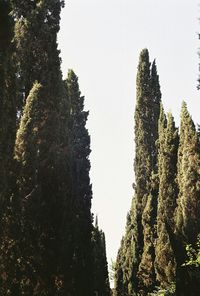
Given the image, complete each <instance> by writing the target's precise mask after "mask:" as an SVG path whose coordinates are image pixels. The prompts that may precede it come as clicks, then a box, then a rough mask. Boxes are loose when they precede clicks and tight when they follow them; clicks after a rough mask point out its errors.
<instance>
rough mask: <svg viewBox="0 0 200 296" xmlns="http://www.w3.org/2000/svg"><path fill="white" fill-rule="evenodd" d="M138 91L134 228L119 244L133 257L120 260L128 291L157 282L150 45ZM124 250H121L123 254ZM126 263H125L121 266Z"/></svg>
mask: <svg viewBox="0 0 200 296" xmlns="http://www.w3.org/2000/svg"><path fill="white" fill-rule="evenodd" d="M136 95H137V96H136V97H137V101H136V109H135V163H134V169H135V180H136V184H135V185H134V189H135V197H134V198H133V203H132V209H131V213H130V214H131V219H130V220H131V232H129V231H128V232H126V234H125V237H124V240H123V247H122V246H121V248H120V250H121V249H122V248H123V249H125V250H126V251H124V252H125V254H126V256H127V257H129V258H131V259H129V260H128V262H129V263H130V265H125V264H120V263H118V265H119V266H120V270H122V274H123V276H122V277H123V281H122V282H124V279H126V280H127V282H128V283H127V284H126V285H125V286H124V285H123V288H124V287H127V286H129V290H127V289H126V292H125V293H127V295H134V293H148V292H149V291H151V290H152V288H153V287H154V285H155V282H156V276H155V269H154V261H155V248H154V241H155V238H156V216H157V196H158V176H157V153H158V152H157V147H156V141H157V138H158V119H159V110H160V101H161V92H160V85H159V77H158V74H157V68H156V63H155V61H154V62H153V64H152V67H151V65H150V62H149V53H148V50H147V49H143V50H142V52H141V54H140V59H139V65H138V73H137V94H136ZM127 229H129V227H127ZM129 235H130V240H129V239H128V237H129ZM126 239H127V241H128V243H127V244H126V243H125V242H126ZM124 252H122V251H120V254H121V253H124ZM121 258H122V256H121V255H120V256H118V260H117V261H119V260H122V259H121ZM127 264H128V263H127ZM123 265H124V266H125V267H124V268H121V266H123ZM119 283H121V280H120V281H119ZM117 289H118V288H117V287H116V290H117ZM118 295H120V292H119V294H118ZM122 295H126V294H122Z"/></svg>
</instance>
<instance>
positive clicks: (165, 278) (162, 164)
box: [114, 49, 200, 296]
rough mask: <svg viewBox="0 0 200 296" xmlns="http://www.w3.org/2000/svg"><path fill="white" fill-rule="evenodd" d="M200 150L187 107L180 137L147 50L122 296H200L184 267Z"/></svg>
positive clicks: (119, 266) (198, 189)
mask: <svg viewBox="0 0 200 296" xmlns="http://www.w3.org/2000/svg"><path fill="white" fill-rule="evenodd" d="M199 149H200V143H199V136H198V132H197V130H196V127H195V125H194V122H193V120H192V118H191V116H190V114H189V112H188V110H187V106H186V103H185V102H184V103H183V105H182V110H181V124H180V131H178V129H177V128H176V126H175V123H174V119H173V116H172V114H171V113H169V114H168V115H167V116H166V115H165V112H164V109H163V107H162V103H161V92H160V86H159V77H158V74H157V69H156V64H155V61H154V62H153V63H152V64H151V63H150V61H149V53H148V50H147V49H144V50H142V52H141V54H140V59H139V65H138V74H137V102H136V108H135V162H134V169H135V184H134V188H135V196H134V197H133V201H132V206H131V210H130V212H129V214H128V218H127V224H126V230H125V235H124V237H123V239H122V242H121V247H120V249H119V252H118V256H117V261H116V266H115V269H116V274H115V292H114V293H115V295H116V296H133V295H148V294H149V295H150V293H152V292H153V291H155V289H156V287H160V288H161V289H165V290H168V293H169V291H170V289H171V290H172V286H174V287H176V295H177V296H197V295H199V294H198V293H199V291H200V281H199V279H198V277H193V276H192V273H191V268H189V267H187V266H186V265H184V263H185V262H186V260H187V252H186V246H187V245H188V244H194V243H195V242H196V240H197V235H198V234H199V232H200V150H199ZM193 274H194V273H193ZM199 278H200V277H199ZM174 289H175V288H174ZM154 295H155V294H154ZM166 295H168V294H166Z"/></svg>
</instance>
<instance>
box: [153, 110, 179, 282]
mask: <svg viewBox="0 0 200 296" xmlns="http://www.w3.org/2000/svg"><path fill="white" fill-rule="evenodd" d="M178 140H179V136H178V130H177V128H176V127H175V123H174V119H173V116H172V114H171V113H169V114H168V118H167V119H166V116H165V114H164V110H163V107H161V112H160V119H159V157H158V171H159V197H158V213H157V236H158V238H157V240H156V262H155V266H156V276H157V280H158V283H159V285H161V286H162V287H164V288H167V287H169V286H170V285H171V283H172V282H174V281H175V273H176V261H175V254H174V252H173V249H172V246H171V243H170V239H169V234H168V231H167V229H166V223H167V224H168V225H170V226H171V227H172V229H174V219H173V217H174V211H175V208H176V199H177V196H178V188H177V183H176V176H177V152H178Z"/></svg>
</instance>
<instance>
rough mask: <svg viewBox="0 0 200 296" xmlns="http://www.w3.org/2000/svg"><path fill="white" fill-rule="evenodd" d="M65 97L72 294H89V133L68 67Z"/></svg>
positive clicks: (82, 107)
mask: <svg viewBox="0 0 200 296" xmlns="http://www.w3.org/2000/svg"><path fill="white" fill-rule="evenodd" d="M66 86H67V92H68V100H69V106H70V107H69V110H70V118H69V151H70V159H71V160H70V163H71V165H70V166H71V168H70V172H71V178H72V187H71V193H70V194H71V196H72V197H71V198H72V212H73V213H74V214H73V217H72V227H73V233H72V241H73V262H72V274H73V277H74V282H75V285H74V289H75V290H74V295H77V296H78V295H80V296H81V295H88V296H89V295H91V293H92V286H91V283H92V281H91V279H92V255H91V254H92V245H91V232H92V218H91V212H90V208H91V198H92V190H91V185H90V178H89V170H90V161H89V154H90V136H89V134H88V130H87V128H86V121H87V117H88V112H86V111H84V97H83V96H81V92H80V90H79V84H78V77H77V76H76V75H75V73H74V72H73V70H69V72H68V77H67V80H66Z"/></svg>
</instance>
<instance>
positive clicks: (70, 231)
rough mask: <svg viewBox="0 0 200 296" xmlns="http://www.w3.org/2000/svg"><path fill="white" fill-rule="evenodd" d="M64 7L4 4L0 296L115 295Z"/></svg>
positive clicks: (50, 1) (45, 1)
mask: <svg viewBox="0 0 200 296" xmlns="http://www.w3.org/2000/svg"><path fill="white" fill-rule="evenodd" d="M63 6H64V1H61V0H33V1H27V0H20V1H19V0H10V1H8V0H0V178H1V184H0V220H1V221H0V222H1V223H0V237H1V239H0V294H1V295H13V296H17V295H27V296H28V295H29V296H30V295H41V296H42V295H44V296H45V295H52V296H55V295H68V296H70V295H71V296H74V295H76V296H84V295H85V296H90V295H99V296H100V295H103V296H108V295H110V288H109V281H108V270H107V260H106V253H105V237H104V234H103V232H102V231H101V230H99V228H98V225H97V223H96V225H95V226H93V224H92V222H93V217H92V214H91V199H92V188H91V184H90V178H89V170H90V161H89V154H90V136H89V134H88V131H87V128H86V122H87V117H88V112H86V111H84V97H83V96H81V92H80V90H79V84H78V77H77V76H76V74H75V73H74V72H73V70H69V72H68V77H67V79H66V80H63V78H62V73H61V70H60V64H61V61H60V57H59V50H58V48H57V47H58V45H57V33H58V31H59V22H60V11H61V8H62V7H63ZM99 283H101V285H99Z"/></svg>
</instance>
